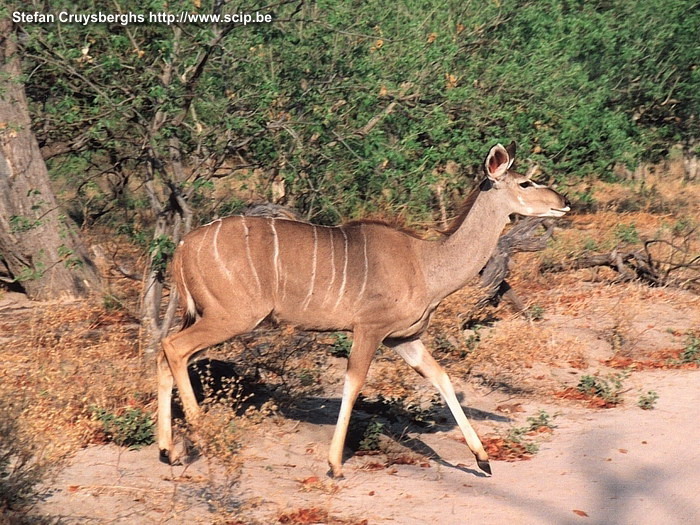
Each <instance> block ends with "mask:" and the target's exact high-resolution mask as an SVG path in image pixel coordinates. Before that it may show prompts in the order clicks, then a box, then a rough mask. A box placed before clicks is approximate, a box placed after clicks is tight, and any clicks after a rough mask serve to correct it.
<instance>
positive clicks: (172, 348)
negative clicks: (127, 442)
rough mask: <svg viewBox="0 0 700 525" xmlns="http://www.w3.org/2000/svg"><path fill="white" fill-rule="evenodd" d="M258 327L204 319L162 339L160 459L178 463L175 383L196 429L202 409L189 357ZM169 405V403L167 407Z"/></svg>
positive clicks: (159, 373) (220, 319)
mask: <svg viewBox="0 0 700 525" xmlns="http://www.w3.org/2000/svg"><path fill="white" fill-rule="evenodd" d="M255 324H256V323H255V322H254V321H250V322H248V321H246V322H242V321H240V320H238V321H236V320H233V321H231V320H229V319H227V320H226V321H225V322H223V321H222V318H221V317H217V318H216V319H213V318H207V317H202V318H200V319H198V320H197V322H195V324H193V325H192V326H190V327H188V328H185V329H184V330H182V331H180V332H178V333H176V334H174V335H171V336H169V337H166V338H165V339H163V343H162V346H163V351H162V354H163V356H164V359H163V357H161V358H160V359H159V360H160V363H162V364H159V367H158V395H159V397H158V443H159V445H160V454H161V458H163V459H165V458H167V459H168V461H169V462H170V463H173V462H175V461H176V460H177V458H176V457H174V450H173V446H172V422H171V413H170V412H171V409H170V404H169V402H170V400H171V398H172V384H173V380H174V382H175V384H176V385H177V389H178V393H179V395H180V400H181V401H182V407H183V409H184V411H185V419H186V420H187V423H188V424H189V425H190V426H193V427H196V424H197V419H198V417H199V414H200V409H199V405H198V404H197V398H196V397H195V394H194V389H193V388H192V383H191V382H190V376H189V373H188V371H187V364H188V362H189V359H190V357H192V355H194V354H195V353H196V352H198V351H199V350H203V349H205V348H208V347H210V346H213V345H215V344H218V343H222V342H224V341H226V340H228V339H230V338H232V337H234V336H235V335H238V334H241V333H245V332H248V331H250V330H252V329H253V328H255ZM163 361H167V365H168V367H169V369H170V370H169V371H170V376H169V377H168V374H167V372H166V371H165V370H164V369H163V367H164V366H165V364H164V363H163ZM166 403H168V406H167V407H166ZM161 419H162V421H161Z"/></svg>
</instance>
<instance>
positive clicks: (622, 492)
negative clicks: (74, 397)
mask: <svg viewBox="0 0 700 525" xmlns="http://www.w3.org/2000/svg"><path fill="white" fill-rule="evenodd" d="M628 382H629V387H630V397H629V399H626V402H625V404H624V405H623V406H620V407H617V408H614V409H590V408H583V407H581V406H577V405H576V404H575V403H573V402H568V403H565V402H559V403H558V404H551V405H547V404H543V402H542V401H533V400H528V399H525V398H523V399H516V398H512V397H509V398H506V397H505V395H504V394H499V393H495V394H494V393H492V394H490V395H484V392H482V391H480V390H478V389H476V388H472V387H470V386H469V385H458V390H462V392H463V393H465V394H466V396H467V397H466V398H465V401H463V405H465V406H472V407H479V409H480V411H479V412H478V414H481V417H477V418H475V419H474V423H475V426H476V428H477V429H478V430H479V431H480V432H481V433H483V432H488V431H489V429H490V428H492V427H498V426H499V425H510V424H512V422H509V421H505V420H506V419H507V418H504V417H494V418H491V417H490V416H491V415H495V414H494V412H493V411H492V410H493V409H494V407H495V406H496V405H498V404H499V403H503V402H504V401H508V402H521V403H522V404H523V408H524V409H525V410H524V413H523V416H522V417H519V419H520V420H523V419H524V417H525V415H527V414H532V413H534V412H536V411H537V410H539V409H545V410H547V412H548V413H550V414H553V415H556V416H557V417H556V418H555V420H554V423H555V425H556V428H555V430H554V432H553V433H552V434H551V435H549V436H548V437H546V438H545V439H544V441H543V442H542V443H541V444H540V450H539V452H538V453H537V454H536V455H535V456H534V457H533V458H532V459H530V460H527V461H518V462H513V463H507V462H500V461H499V462H492V467H493V471H494V475H493V476H492V477H486V476H484V475H483V474H481V473H480V472H478V471H477V470H476V468H475V465H474V463H473V461H472V458H471V454H470V453H469V452H468V450H467V449H466V448H465V447H464V445H463V444H461V443H459V442H458V441H457V440H456V438H457V437H458V430H456V429H454V428H449V427H445V429H444V430H440V431H438V432H411V433H410V434H409V435H408V436H407V437H408V438H412V439H410V440H409V441H406V442H405V443H408V446H409V447H410V448H411V449H413V450H409V451H408V452H409V453H410V454H413V455H414V456H418V457H419V461H418V462H417V464H413V465H391V466H389V467H384V468H381V467H380V468H378V469H375V468H374V467H373V466H376V465H377V461H378V458H377V457H374V456H358V455H354V456H351V457H349V458H348V459H347V461H346V463H345V475H346V477H345V479H343V480H339V481H334V480H331V479H329V478H328V477H326V471H327V466H326V462H325V455H326V452H327V447H328V443H329V440H330V436H331V433H332V430H333V427H332V425H331V424H329V423H330V420H332V419H333V418H334V417H335V406H334V405H333V406H330V405H332V401H333V400H330V401H329V406H327V407H325V408H319V410H320V411H321V412H323V414H322V417H323V418H325V419H328V420H329V421H328V423H326V424H317V423H314V422H308V421H302V420H300V419H297V420H294V418H281V417H271V418H270V419H269V420H266V421H264V422H263V423H262V424H260V425H258V426H256V427H254V428H253V432H249V433H248V435H247V443H246V446H245V447H244V448H243V450H242V452H241V454H242V460H243V468H242V473H241V474H240V477H238V478H237V479H233V478H228V477H227V476H226V475H225V473H224V472H223V470H222V469H221V468H219V467H217V466H216V465H214V464H212V463H211V462H209V461H207V460H206V459H200V460H198V461H197V462H195V463H193V464H191V465H189V466H187V467H169V466H167V465H164V464H162V463H160V462H158V459H157V451H156V448H155V446H151V447H148V448H146V449H142V450H140V451H125V450H124V449H119V448H118V447H115V446H100V447H90V448H87V449H85V450H83V451H81V452H79V453H78V454H77V455H76V456H75V458H74V459H73V461H72V463H71V464H70V466H69V467H68V468H66V469H65V470H63V471H62V472H61V473H60V474H59V476H58V478H57V479H55V480H54V481H52V482H51V483H50V486H51V487H52V488H51V489H47V491H46V493H45V494H44V498H43V501H42V502H41V503H40V504H39V505H38V506H37V510H39V511H40V512H42V513H44V514H48V515H51V516H55V517H60V518H61V519H62V522H64V523H135V524H136V523H226V522H227V521H226V519H224V518H223V517H224V516H226V515H229V516H234V515H235V516H236V517H237V519H238V520H240V521H238V522H236V521H233V520H232V519H231V520H230V521H228V523H278V522H280V521H279V518H280V517H281V516H284V514H285V513H286V514H287V516H289V515H293V513H294V512H295V511H298V510H299V509H313V510H314V511H316V512H317V514H319V513H320V515H321V516H322V518H321V519H318V518H317V519H316V520H311V521H301V522H302V523H362V522H363V520H366V523H368V524H373V523H382V524H383V523H387V524H388V523H400V524H424V523H430V522H437V523H441V524H463V523H484V524H490V523H493V524H500V523H518V524H528V523H532V524H543V523H551V524H568V523H591V524H592V523H596V524H598V523H599V524H658V523H664V524H675V523H678V524H681V523H684V524H685V523H688V524H689V523H700V493H699V492H698V487H700V451H699V450H698V443H700V424H698V406H700V372H698V371H694V370H662V371H642V372H636V373H634V374H633V375H632V376H631V377H630V378H629V380H628ZM459 387H461V388H459ZM645 388H647V389H648V388H653V390H655V391H656V392H657V393H658V394H659V400H658V402H657V404H656V407H655V409H654V410H641V409H640V408H638V407H637V406H635V399H636V396H637V395H638V392H639V391H641V389H645ZM336 402H337V401H336ZM482 411H483V412H482ZM472 415H473V414H472ZM397 446H398V445H397ZM421 458H422V459H421ZM307 517H308V516H307ZM283 519H284V518H283ZM287 523H295V522H294V521H287ZM297 523H299V521H297Z"/></svg>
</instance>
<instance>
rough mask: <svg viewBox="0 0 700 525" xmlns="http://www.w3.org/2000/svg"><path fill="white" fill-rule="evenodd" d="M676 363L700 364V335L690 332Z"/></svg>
mask: <svg viewBox="0 0 700 525" xmlns="http://www.w3.org/2000/svg"><path fill="white" fill-rule="evenodd" d="M674 363H676V364H681V365H683V364H687V363H698V364H700V336H698V335H696V334H692V333H689V334H688V338H687V340H686V343H685V348H684V349H683V351H682V352H681V354H680V355H679V356H678V359H677V360H675V361H674Z"/></svg>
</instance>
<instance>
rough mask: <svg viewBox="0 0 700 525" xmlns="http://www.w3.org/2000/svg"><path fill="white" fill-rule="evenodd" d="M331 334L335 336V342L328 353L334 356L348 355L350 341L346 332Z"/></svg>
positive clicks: (350, 346) (350, 345)
mask: <svg viewBox="0 0 700 525" xmlns="http://www.w3.org/2000/svg"><path fill="white" fill-rule="evenodd" d="M333 336H334V337H335V343H334V344H333V346H332V347H331V348H330V350H329V351H330V354H331V355H332V356H334V357H345V358H347V357H350V349H351V348H352V341H351V340H350V339H349V338H348V336H347V334H345V333H343V332H336V333H335V334H333Z"/></svg>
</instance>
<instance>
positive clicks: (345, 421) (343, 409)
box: [328, 330, 380, 478]
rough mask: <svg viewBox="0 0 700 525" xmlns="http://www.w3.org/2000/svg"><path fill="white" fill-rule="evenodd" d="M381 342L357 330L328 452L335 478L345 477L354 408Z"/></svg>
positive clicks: (332, 473) (329, 462)
mask: <svg viewBox="0 0 700 525" xmlns="http://www.w3.org/2000/svg"><path fill="white" fill-rule="evenodd" d="M379 341H380V338H378V337H374V336H371V335H369V334H364V333H361V332H358V331H357V330H356V331H355V332H354V336H353V343H352V349H351V350H350V357H348V369H347V371H346V372H345V384H344V385H343V400H342V402H341V403H340V412H339V413H338V422H337V423H336V426H335V432H334V433H333V439H332V440H331V446H330V449H329V451H328V465H329V466H330V468H331V470H330V474H331V476H332V477H334V478H342V477H343V469H342V463H343V448H344V446H345V438H346V436H347V433H348V425H349V424H350V416H351V414H352V407H353V406H354V405H355V401H356V400H357V396H358V395H359V393H360V389H361V388H362V385H363V384H364V382H365V378H366V377H367V371H368V370H369V365H370V363H371V362H372V358H373V357H374V353H375V352H376V350H377V347H378V346H379Z"/></svg>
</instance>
